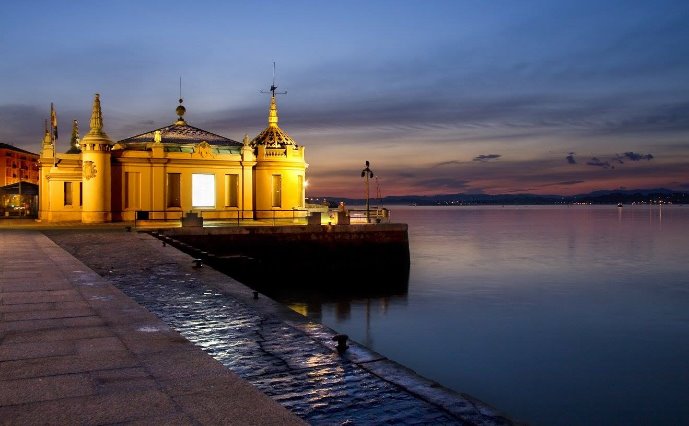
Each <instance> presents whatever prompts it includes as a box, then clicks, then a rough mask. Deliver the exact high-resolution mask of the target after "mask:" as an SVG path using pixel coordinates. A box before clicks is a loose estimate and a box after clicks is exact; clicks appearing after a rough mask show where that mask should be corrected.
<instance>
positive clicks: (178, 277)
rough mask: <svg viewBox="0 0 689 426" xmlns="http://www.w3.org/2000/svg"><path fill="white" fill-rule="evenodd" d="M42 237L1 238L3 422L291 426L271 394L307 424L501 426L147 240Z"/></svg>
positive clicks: (107, 230)
mask: <svg viewBox="0 0 689 426" xmlns="http://www.w3.org/2000/svg"><path fill="white" fill-rule="evenodd" d="M43 232H44V233H45V234H46V235H48V236H49V237H50V239H48V238H47V237H46V236H45V235H43V234H42V233H40V232H39V231H37V230H31V229H26V230H14V231H10V230H2V229H0V238H2V245H1V247H2V251H1V252H0V256H2V257H1V259H2V263H1V264H2V270H1V274H2V281H0V283H1V286H0V289H1V290H2V292H3V293H2V296H1V297H2V299H0V300H1V301H0V308H1V309H2V311H1V312H2V315H3V317H2V328H0V332H1V333H2V341H0V354H1V356H2V357H3V358H2V360H1V361H0V380H2V383H0V385H1V387H2V389H11V388H14V389H17V388H18V385H19V384H21V383H23V384H24V386H28V388H25V389H29V388H31V387H34V389H31V390H30V391H24V393H22V392H17V391H5V390H2V391H0V419H11V420H13V421H14V423H27V422H29V423H30V422H32V420H45V419H52V418H53V416H55V417H54V418H55V420H54V421H52V420H50V421H51V422H53V423H64V422H67V421H69V420H72V421H71V422H78V423H89V424H99V423H117V422H140V423H149V424H150V423H201V424H218V423H237V424H251V423H260V424H270V423H280V424H290V423H295V422H299V419H298V418H296V417H290V415H289V413H288V412H287V411H286V410H284V409H282V408H281V407H280V406H279V405H277V404H276V403H273V402H272V401H271V400H270V399H268V398H267V397H266V395H268V396H270V398H271V399H272V400H274V401H277V402H279V403H280V404H281V405H282V406H284V407H286V408H288V409H289V410H290V411H291V412H292V413H295V414H297V415H298V416H300V417H301V418H303V419H304V420H306V421H307V422H309V423H312V424H341V423H347V424H380V423H386V424H489V425H499V424H511V421H510V420H509V419H507V418H506V417H504V416H503V415H501V414H500V413H499V412H498V411H497V410H495V409H493V408H492V407H490V406H488V405H486V404H484V403H482V402H480V401H477V400H475V399H473V398H471V397H470V396H468V395H465V394H460V393H457V392H453V391H451V390H448V389H445V388H443V387H441V386H439V385H438V384H437V383H434V382H432V381H430V380H427V379H424V378H423V377H420V376H418V375H417V374H415V373H414V372H413V371H411V370H408V369H406V368H405V367H403V366H400V365H399V364H397V363H395V362H394V361H391V360H388V359H387V358H385V357H384V356H381V355H380V354H377V353H375V352H373V351H370V350H369V349H367V348H365V347H362V346H360V345H358V344H357V343H355V342H350V348H349V349H348V350H347V351H346V352H345V353H343V354H340V353H338V352H337V350H336V349H335V343H334V342H333V341H332V337H333V335H334V334H335V332H333V331H332V330H330V329H328V328H327V327H324V326H322V325H321V324H318V323H314V322H312V321H309V320H308V319H307V318H305V317H302V316H300V315H298V314H297V313H295V312H293V311H291V310H289V309H288V308H286V307H285V306H284V305H281V304H279V303H277V302H275V301H273V300H271V299H269V298H267V297H265V296H263V295H260V296H259V298H258V299H254V298H253V291H252V290H251V289H250V288H248V287H246V286H244V285H243V284H241V283H239V282H237V281H235V280H233V279H232V278H230V277H228V276H226V275H224V274H222V273H219V272H217V271H215V270H213V269H212V268H209V267H207V266H204V267H201V268H195V267H194V263H193V262H192V258H191V257H190V256H188V255H187V254H185V253H182V252H180V251H179V250H177V249H175V248H174V247H171V246H170V245H167V246H165V245H163V244H162V242H161V241H159V240H157V239H155V238H153V237H151V236H150V235H147V234H139V233H136V232H126V231H125V229H124V227H116V226H113V225H110V226H105V227H101V228H98V227H89V226H83V227H78V226H77V227H74V228H66V227H57V228H53V229H43ZM51 239H52V241H51ZM53 241H54V242H53ZM55 243H57V244H59V246H58V245H57V244H55ZM77 259H78V260H77ZM82 262H83V263H82ZM58 277H59V279H58ZM27 282H30V283H31V284H30V287H31V293H33V294H31V295H29V294H23V293H27V292H25V289H26V286H27V284H26V283H27ZM22 286H24V287H22ZM115 287H117V288H115ZM120 291H122V292H120ZM123 293H124V294H123ZM125 294H126V295H125ZM22 297H24V299H22ZM27 299H30V301H31V302H33V303H31V304H33V305H35V306H33V307H28V306H25V307H24V308H21V307H20V305H27V303H22V302H27V301H28V300H27ZM26 308H31V309H26ZM22 309H24V310H23V311H22ZM20 312H25V314H21V313H20ZM13 315H16V316H13ZM21 315H24V316H23V317H22V316H21ZM20 318H22V319H20ZM10 320H11V321H10ZM161 321H162V322H161ZM32 323H36V325H31V324H32ZM24 324H25V325H24ZM23 327H25V328H26V330H24V328H23ZM25 331H26V334H24V333H25ZM178 332H179V333H180V334H178ZM99 333H100V334H99ZM32 336H33V337H32ZM46 342H50V343H46ZM190 342H191V343H190ZM17 345H19V346H17ZM22 345H23V346H22ZM32 345H33V346H32ZM201 349H203V350H201ZM204 351H205V352H204ZM206 353H208V354H209V355H210V356H212V357H213V358H214V359H213V358H211V357H210V356H209V355H206ZM24 358H26V359H24ZM216 360H217V361H216ZM221 364H222V365H224V367H222V365H221ZM80 365H83V366H82V367H79V366H80ZM231 372H233V373H236V375H234V374H232V373H231ZM63 376H65V377H63ZM237 376H239V377H241V379H244V380H246V381H242V380H240V379H239V378H238V377H237ZM31 380H33V382H32V381H31ZM44 380H48V382H45V381H44ZM226 381H229V382H230V384H226V383H225V382H226ZM38 385H40V386H38ZM252 385H253V386H252ZM36 386H38V388H37V389H39V390H40V389H43V390H40V391H36V389H35V387H36ZM41 386H42V387H41ZM244 387H248V389H249V390H245V388H244ZM139 395H140V396H139ZM149 398H150V399H149ZM65 401H67V402H68V404H63V402H65ZM69 404H72V405H71V406H70V405H69ZM247 404H248V406H247ZM120 405H121V406H122V407H123V408H122V409H119V408H118V406H120ZM158 406H160V407H161V408H160V410H158V409H157V408H156V407H158ZM34 407H36V409H34ZM65 407H66V408H65ZM69 407H72V408H69ZM51 410H52V411H51ZM165 410H167V411H165ZM233 410H238V411H240V413H239V414H235V413H234V411H233ZM257 411H259V412H260V413H257ZM36 413H38V414H36ZM127 413H129V414H127ZM23 416H36V417H33V418H32V417H23ZM73 416H74V417H73ZM103 416H106V417H103ZM107 416H112V417H107ZM117 416H120V417H117ZM204 416H205V417H204ZM233 416H234V417H233ZM241 416H244V417H241Z"/></svg>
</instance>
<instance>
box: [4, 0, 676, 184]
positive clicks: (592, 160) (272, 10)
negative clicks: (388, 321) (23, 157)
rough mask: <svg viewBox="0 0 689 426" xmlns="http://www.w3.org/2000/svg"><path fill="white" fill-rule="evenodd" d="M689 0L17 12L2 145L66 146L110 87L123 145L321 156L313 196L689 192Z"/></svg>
mask: <svg viewBox="0 0 689 426" xmlns="http://www.w3.org/2000/svg"><path fill="white" fill-rule="evenodd" d="M688 22H689V2H687V1H686V0H684V1H663V0H659V1H654V2H649V1H629V0H626V1H602V0H597V1H576V2H574V1H558V0H548V1H530V0H526V1H519V2H515V1H478V0H476V1H462V0H453V1H422V0H418V1H404V0H398V1H347V2H321V1H290V2H277V1H275V2H270V1H263V2H247V1H244V2H234V1H217V2H212V1H198V2H197V1H193V2H192V1H186V2H181V1H180V2H177V1H141V0H139V1H103V2H93V1H88V2H87V1H80V0H74V1H57V0H53V1H50V2H42V1H21V2H20V1H14V2H7V3H4V4H3V8H2V13H1V14H0V77H1V78H0V142H5V143H9V144H13V145H16V146H19V147H21V148H24V149H27V150H30V151H33V152H39V150H40V141H41V138H42V135H43V120H44V119H45V118H47V117H48V114H49V110H50V103H51V102H54V103H55V107H56V110H57V116H58V122H59V130H60V139H59V144H60V145H62V149H61V150H62V151H66V150H67V149H68V144H69V134H70V127H71V121H72V119H77V120H79V122H80V123H81V129H80V130H81V134H82V135H83V134H85V133H86V132H87V131H88V125H87V123H88V118H89V113H90V108H91V103H92V99H93V94H94V93H100V94H101V102H102V106H103V114H104V123H105V130H106V132H107V133H108V134H109V135H110V137H111V138H112V139H113V141H117V140H120V139H124V138H126V137H129V136H132V135H135V134H139V133H142V132H145V131H149V130H152V129H155V128H158V127H162V126H165V125H168V124H171V123H172V122H173V121H174V119H175V118H176V115H175V113H174V110H175V107H176V105H177V99H178V97H179V78H180V76H181V77H182V97H183V98H184V105H185V106H186V108H187V114H186V116H185V118H186V119H187V121H188V123H189V124H190V125H192V126H196V127H200V128H202V129H205V130H208V131H211V132H214V133H218V134H221V135H223V136H226V137H230V138H233V139H235V140H241V139H242V137H243V135H244V134H245V133H247V134H249V136H250V137H253V136H255V135H256V134H257V133H259V132H260V131H261V130H262V129H263V128H264V127H265V126H266V124H267V113H268V104H269V97H268V95H266V94H261V93H260V90H262V89H263V90H266V89H268V88H269V87H270V84H271V79H272V63H273V61H275V62H276V63H277V84H278V86H279V89H278V90H287V91H288V93H287V94H286V95H282V96H279V97H278V108H279V115H280V127H281V128H282V129H283V130H285V131H286V132H287V133H289V134H290V136H292V137H293V138H294V139H295V140H296V141H297V142H298V143H299V144H301V145H304V146H306V156H307V162H308V163H309V168H308V170H307V179H308V181H309V188H308V190H307V195H308V196H321V195H328V196H342V197H362V196H363V193H364V186H363V182H362V179H361V177H360V172H361V169H362V168H363V167H364V161H366V160H368V161H370V162H371V169H372V170H373V171H374V173H375V174H376V175H377V176H378V179H379V186H380V189H381V193H382V195H383V196H385V195H404V194H441V193H458V192H464V193H487V194H498V193H522V192H530V193H538V194H576V193H583V192H589V191H592V190H601V189H616V188H627V189H636V188H658V187H665V188H669V189H676V190H689V25H688V24H687V23H688Z"/></svg>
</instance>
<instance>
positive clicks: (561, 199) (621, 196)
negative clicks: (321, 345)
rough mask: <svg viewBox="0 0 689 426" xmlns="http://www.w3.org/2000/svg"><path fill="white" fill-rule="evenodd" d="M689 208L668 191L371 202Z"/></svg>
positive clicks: (377, 201)
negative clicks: (671, 206) (639, 205)
mask: <svg viewBox="0 0 689 426" xmlns="http://www.w3.org/2000/svg"><path fill="white" fill-rule="evenodd" d="M307 202H310V203H312V204H322V203H324V202H325V203H327V204H328V205H329V206H331V207H336V206H337V205H338V203H339V202H344V203H345V204H349V205H365V204H366V199H359V198H346V197H329V196H326V197H307ZM620 203H621V204H623V205H625V204H628V205H631V204H651V205H652V204H689V192H678V191H672V190H668V189H651V190H618V191H596V192H591V193H588V194H578V195H536V194H498V195H487V194H462V193H460V194H437V195H395V196H387V197H383V198H370V199H369V204H370V205H371V206H376V205H417V206H460V205H470V206H480V205H568V204H569V205H573V204H591V205H616V204H620Z"/></svg>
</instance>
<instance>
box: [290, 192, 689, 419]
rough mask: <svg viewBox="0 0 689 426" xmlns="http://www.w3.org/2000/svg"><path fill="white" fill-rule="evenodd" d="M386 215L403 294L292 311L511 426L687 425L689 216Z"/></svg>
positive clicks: (475, 211)
mask: <svg viewBox="0 0 689 426" xmlns="http://www.w3.org/2000/svg"><path fill="white" fill-rule="evenodd" d="M392 214H393V219H394V221H395V222H404V223H408V224H409V237H410V250H411V270H410V276H409V287H408V293H407V294H404V295H394V296H393V295H391V296H388V297H376V298H368V299H366V298H364V299H361V298H358V299H354V300H351V299H349V298H346V297H342V298H341V299H340V300H336V301H322V300H321V301H318V300H316V301H314V300H313V299H311V300H299V299H298V298H297V299H295V298H293V299H292V300H285V301H287V302H290V304H291V306H293V308H294V309H296V310H299V311H302V312H304V313H307V314H308V315H309V316H312V317H314V318H318V319H319V320H320V321H322V322H323V323H324V324H326V325H328V326H330V327H332V328H334V329H336V330H338V331H339V332H342V333H346V334H349V335H350V336H351V337H352V338H354V339H355V340H358V341H360V342H362V343H364V344H366V345H368V346H370V347H372V348H373V349H375V350H377V351H379V352H381V353H383V354H384V355H386V356H388V357H390V358H392V359H395V360H396V361H399V362H401V363H402V364H405V365H407V366H409V367H411V368H413V369H415V370H416V371H417V372H419V373H420V374H422V375H425V376H427V377H429V378H432V379H434V380H437V381H438V382H440V383H442V384H444V385H446V386H448V387H451V388H454V389H456V390H459V391H462V392H467V393H469V394H471V395H473V396H476V397H478V398H479V399H482V400H484V401H486V402H488V403H490V404H492V405H494V406H496V407H498V408H499V409H501V410H503V411H505V412H506V413H507V414H509V415H511V416H512V417H513V418H515V419H517V420H521V421H526V422H529V423H531V424H537V425H552V424H568V425H571V424H689V207H684V206H667V205H666V206H663V207H662V209H661V208H660V207H658V206H653V207H649V206H625V207H623V208H617V207H615V206H594V207H591V206H572V207H566V206H564V207H550V206H548V207H541V206H517V207H500V206H490V207H392ZM326 282H327V281H326V280H324V285H325V283H326Z"/></svg>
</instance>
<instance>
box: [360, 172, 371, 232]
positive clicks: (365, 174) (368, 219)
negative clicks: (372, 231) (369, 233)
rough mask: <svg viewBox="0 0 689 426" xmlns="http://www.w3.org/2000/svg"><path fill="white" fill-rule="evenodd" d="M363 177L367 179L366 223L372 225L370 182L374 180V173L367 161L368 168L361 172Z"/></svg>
mask: <svg viewBox="0 0 689 426" xmlns="http://www.w3.org/2000/svg"><path fill="white" fill-rule="evenodd" d="M361 177H362V178H365V179H366V223H371V211H370V210H369V204H368V198H369V192H368V180H369V179H371V178H373V171H371V169H370V168H369V162H368V161H366V168H365V169H364V170H362V171H361Z"/></svg>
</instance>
